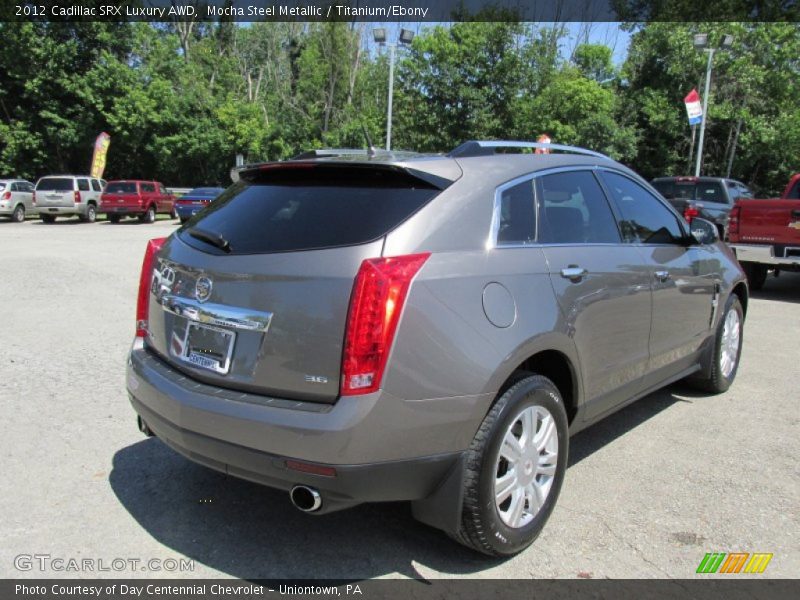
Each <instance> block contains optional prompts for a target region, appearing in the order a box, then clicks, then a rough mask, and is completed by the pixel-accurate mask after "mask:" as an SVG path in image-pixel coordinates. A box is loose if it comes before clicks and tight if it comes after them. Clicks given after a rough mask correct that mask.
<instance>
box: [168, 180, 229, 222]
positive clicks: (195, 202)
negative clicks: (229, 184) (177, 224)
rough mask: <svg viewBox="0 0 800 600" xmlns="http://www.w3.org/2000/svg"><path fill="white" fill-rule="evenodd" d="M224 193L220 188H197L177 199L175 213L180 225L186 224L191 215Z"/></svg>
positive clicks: (223, 189)
mask: <svg viewBox="0 0 800 600" xmlns="http://www.w3.org/2000/svg"><path fill="white" fill-rule="evenodd" d="M224 191H225V188H220V187H199V188H194V189H193V190H191V191H190V192H189V193H187V194H184V195H183V196H181V197H180V198H178V199H177V200H176V202H175V212H177V213H178V217H179V218H180V220H181V223H186V221H188V220H189V219H191V218H192V215H194V214H195V213H197V212H199V211H200V210H201V209H203V208H205V207H206V206H208V205H209V204H210V203H211V201H212V200H214V199H215V198H216V197H217V196H219V195H220V194H221V193H222V192H224Z"/></svg>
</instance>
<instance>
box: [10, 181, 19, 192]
mask: <svg viewBox="0 0 800 600" xmlns="http://www.w3.org/2000/svg"><path fill="white" fill-rule="evenodd" d="M8 191H9V192H18V191H20V189H19V184H18V183H17V182H14V183H12V184H11V185H10V186H8Z"/></svg>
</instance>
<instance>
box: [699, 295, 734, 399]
mask: <svg viewBox="0 0 800 600" xmlns="http://www.w3.org/2000/svg"><path fill="white" fill-rule="evenodd" d="M734 331H735V334H734V333H733V332H734ZM743 333H744V311H743V310H742V303H741V302H740V301H739V297H738V296H737V295H736V294H731V295H730V297H729V298H728V300H727V302H725V310H724V312H723V313H722V318H721V319H720V320H719V325H717V331H716V333H715V335H714V347H713V352H712V356H711V364H710V368H709V369H708V371H707V373H708V374H707V375H701V376H695V377H691V378H690V379H689V380H688V381H689V383H691V384H692V385H693V386H694V387H696V388H698V389H701V390H703V391H705V392H710V393H712V394H721V393H722V392H725V391H727V390H728V388H729V387H731V384H732V383H733V380H734V379H736V373H737V372H738V371H739V359H740V358H741V356H742V340H743V337H744V336H743V335H742V334H743ZM731 336H733V337H731ZM734 351H735V352H734Z"/></svg>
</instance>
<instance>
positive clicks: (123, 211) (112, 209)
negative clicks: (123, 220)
mask: <svg viewBox="0 0 800 600" xmlns="http://www.w3.org/2000/svg"><path fill="white" fill-rule="evenodd" d="M97 212H98V213H105V214H119V215H138V214H142V213H144V209H143V208H142V207H141V206H138V205H137V206H104V205H102V204H101V205H100V206H99V207H98V208H97Z"/></svg>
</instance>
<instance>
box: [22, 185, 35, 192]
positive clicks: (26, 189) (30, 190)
mask: <svg viewBox="0 0 800 600" xmlns="http://www.w3.org/2000/svg"><path fill="white" fill-rule="evenodd" d="M23 185H24V186H25V191H26V192H32V191H33V184H32V183H24V184H23Z"/></svg>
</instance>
